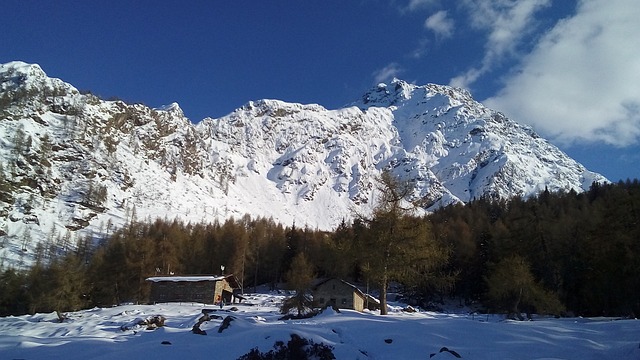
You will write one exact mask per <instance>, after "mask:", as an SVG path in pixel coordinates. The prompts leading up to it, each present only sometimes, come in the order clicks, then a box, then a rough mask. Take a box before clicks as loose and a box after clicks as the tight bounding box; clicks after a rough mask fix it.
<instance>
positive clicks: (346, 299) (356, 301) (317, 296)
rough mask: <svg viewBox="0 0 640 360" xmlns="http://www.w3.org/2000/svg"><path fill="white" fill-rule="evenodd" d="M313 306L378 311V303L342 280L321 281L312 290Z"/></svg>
mask: <svg viewBox="0 0 640 360" xmlns="http://www.w3.org/2000/svg"><path fill="white" fill-rule="evenodd" d="M312 294H313V302H314V306H317V307H327V306H333V307H335V308H338V309H353V310H356V311H363V310H364V309H369V310H378V309H379V308H380V303H379V302H378V300H377V299H375V298H374V297H372V296H371V295H369V294H365V293H364V292H362V290H360V289H358V288H357V287H356V286H355V285H352V284H350V283H348V282H346V281H344V280H340V279H326V280H321V281H320V282H319V283H317V284H316V285H315V286H314V287H313V288H312Z"/></svg>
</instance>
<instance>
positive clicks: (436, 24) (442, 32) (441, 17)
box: [424, 10, 454, 38]
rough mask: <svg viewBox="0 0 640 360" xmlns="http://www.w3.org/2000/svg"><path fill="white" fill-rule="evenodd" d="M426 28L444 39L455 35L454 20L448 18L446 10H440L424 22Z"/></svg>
mask: <svg viewBox="0 0 640 360" xmlns="http://www.w3.org/2000/svg"><path fill="white" fill-rule="evenodd" d="M424 27H425V28H427V29H429V30H431V31H433V32H434V33H436V35H437V36H440V37H442V38H449V37H451V35H453V27H454V23H453V19H451V18H449V17H448V13H447V11H446V10H440V11H438V12H437V13H435V14H433V15H431V16H429V17H428V18H427V20H426V21H425V22H424Z"/></svg>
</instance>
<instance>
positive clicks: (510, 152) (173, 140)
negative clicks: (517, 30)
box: [0, 62, 607, 263]
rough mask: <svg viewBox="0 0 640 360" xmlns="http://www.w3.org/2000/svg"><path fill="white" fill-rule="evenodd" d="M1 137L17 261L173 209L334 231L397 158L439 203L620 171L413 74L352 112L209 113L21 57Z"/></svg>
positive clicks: (421, 191) (7, 248)
mask: <svg viewBox="0 0 640 360" xmlns="http://www.w3.org/2000/svg"><path fill="white" fill-rule="evenodd" d="M0 134H1V135H2V136H1V139H2V140H0V161H1V162H0V165H2V168H0V171H1V174H0V175H2V181H0V244H1V245H2V246H3V247H2V248H0V249H1V250H0V251H2V252H4V254H3V255H0V259H6V260H7V262H8V263H16V262H20V261H23V262H26V263H28V262H29V261H30V259H31V260H32V259H33V254H34V251H35V248H36V246H37V244H39V243H42V242H44V241H54V242H55V241H58V240H59V239H61V240H59V241H62V242H64V241H66V242H69V243H71V244H73V243H74V240H77V239H79V238H81V237H90V238H94V239H98V238H100V237H101V236H105V234H108V233H109V232H110V231H112V229H113V228H115V227H119V226H122V225H124V224H126V223H127V222H129V221H134V220H139V219H154V218H158V217H159V218H169V219H173V218H175V219H179V220H182V221H192V222H199V221H205V222H211V221H216V220H217V221H224V220H225V219H227V218H229V217H241V216H244V215H245V214H249V215H251V216H255V217H258V216H260V217H267V218H269V217H271V218H273V219H275V220H276V221H279V222H281V223H284V224H292V223H295V224H297V225H302V226H311V227H314V228H319V229H325V230H329V229H332V228H334V227H335V226H336V225H337V224H338V223H339V222H340V221H342V220H343V219H348V218H350V217H351V216H353V214H354V213H359V214H365V215H366V214H368V213H370V211H371V210H372V208H373V207H374V206H375V203H376V191H377V189H376V178H377V177H378V176H379V175H380V173H381V171H383V170H390V171H392V172H393V173H394V174H395V175H396V176H398V177H399V178H401V179H402V180H406V181H409V182H410V183H411V184H412V185H413V192H412V193H411V194H410V196H409V198H408V199H407V200H408V201H413V200H421V202H422V203H423V204H425V207H424V209H423V211H429V210H433V209H435V208H438V207H440V206H446V205H449V204H452V203H458V202H462V203H464V202H468V201H470V200H472V199H474V198H479V197H481V196H488V197H491V198H508V197H511V196H523V197H526V196H532V195H535V194H537V193H539V192H541V191H543V190H544V189H549V190H550V191H569V190H574V191H583V190H585V189H587V188H588V187H589V186H590V185H591V183H593V182H594V181H595V182H606V181H607V180H606V179H605V178H604V177H603V176H601V175H599V174H596V173H593V172H590V171H588V170H586V169H585V168H584V167H583V166H582V165H580V164H579V163H577V162H576V161H575V160H573V159H571V158H569V157H568V156H567V155H566V154H564V153H563V152H562V151H560V150H559V149H558V148H557V147H555V146H553V145H552V144H550V143H549V142H548V141H546V140H544V139H542V138H541V137H539V136H538V135H537V134H536V133H535V132H534V131H533V130H532V129H531V128H530V127H528V126H523V125H520V124H517V123H516V122H514V121H512V120H510V119H508V118H506V117H505V116H504V115H503V114H501V113H499V112H496V111H494V110H491V109H489V108H487V107H485V106H484V105H482V104H480V103H478V102H476V101H475V100H473V98H472V96H471V94H470V93H469V92H467V91H466V90H463V89H457V88H452V87H449V86H445V85H436V84H428V85H423V86H418V85H413V84H409V83H407V82H404V81H402V80H398V79H394V80H393V81H392V82H391V83H390V84H389V85H386V84H379V85H377V86H375V87H373V88H372V89H370V90H369V91H367V92H366V93H365V94H364V95H363V97H362V98H361V99H359V100H356V101H355V102H353V103H351V104H349V105H347V106H345V107H342V108H339V109H326V108H324V107H323V106H321V105H317V104H306V105H305V104H296V103H287V102H284V101H280V100H268V99H264V100H257V101H249V102H247V103H246V104H245V105H243V106H241V107H240V108H238V109H236V110H235V111H233V112H232V113H230V114H228V115H226V116H223V117H220V118H216V119H213V118H205V119H203V120H202V121H200V122H198V123H196V124H194V123H193V122H191V121H190V120H189V119H188V118H186V117H185V116H184V113H183V112H182V110H181V109H180V107H179V105H178V104H177V103H173V104H169V105H167V106H165V107H161V108H157V109H151V108H149V107H147V106H145V105H141V104H126V103H124V102H122V101H105V100H102V99H99V98H97V97H96V96H93V95H91V94H81V93H80V92H79V91H78V90H77V89H76V88H74V87H73V86H72V85H70V84H67V83H65V82H64V81H62V80H60V79H55V78H50V77H48V76H47V75H46V73H45V72H44V71H43V70H42V69H41V68H40V66H38V65H35V64H26V63H22V62H12V63H7V64H2V65H0ZM65 238H67V239H66V240H65ZM52 239H53V240H52ZM67 246H72V245H68V244H67ZM23 250H24V251H23ZM0 261H1V260H0Z"/></svg>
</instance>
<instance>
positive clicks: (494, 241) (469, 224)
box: [430, 179, 640, 316]
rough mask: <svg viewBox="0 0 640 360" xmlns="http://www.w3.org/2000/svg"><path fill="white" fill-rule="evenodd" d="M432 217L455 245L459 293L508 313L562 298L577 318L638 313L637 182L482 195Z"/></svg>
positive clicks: (438, 230)
mask: <svg viewBox="0 0 640 360" xmlns="http://www.w3.org/2000/svg"><path fill="white" fill-rule="evenodd" d="M430 221H431V222H432V223H433V224H434V235H435V236H436V237H437V238H438V240H439V241H441V242H443V243H447V244H450V245H451V247H452V249H453V252H452V254H453V256H452V258H451V259H450V263H449V266H450V267H451V268H452V269H456V270H457V271H460V273H459V277H458V281H457V282H456V286H455V289H454V292H453V293H454V294H455V295H457V296H461V297H463V298H465V299H469V300H478V299H480V300H482V301H483V302H484V304H485V305H487V306H489V307H493V308H495V309H498V310H506V311H509V310H511V309H510V308H509V306H512V305H513V304H517V302H518V300H519V301H520V304H517V305H520V308H521V309H523V308H524V309H526V308H527V306H534V307H535V305H541V306H547V307H548V306H550V305H557V304H553V303H554V301H553V300H559V303H560V304H561V305H562V307H563V308H564V309H565V310H566V311H567V312H570V313H573V314H576V315H586V316H601V315H621V316H628V315H634V314H635V315H637V314H639V312H640V184H639V183H638V180H637V179H636V180H633V181H630V180H627V181H626V182H622V181H621V182H619V183H617V184H606V185H602V184H595V183H594V184H593V185H592V186H591V188H590V190H589V191H587V192H584V193H580V194H578V193H576V192H574V191H571V192H569V193H557V194H554V193H549V191H544V192H543V193H541V194H540V195H539V196H537V197H534V198H531V199H528V200H523V199H520V198H515V199H511V200H510V201H489V200H488V199H480V200H477V201H474V202H472V203H470V204H468V205H467V206H459V205H456V206H451V207H447V208H444V209H441V210H439V211H437V212H436V213H435V214H433V215H432V216H430ZM523 273H525V274H526V276H524V275H523ZM505 274H507V275H505ZM526 277H528V280H526V279H525V278H526ZM525 280H526V281H528V285H526V284H525V285H523V282H526V281H525ZM505 287H507V288H506V289H505ZM527 289H528V298H527ZM522 292H524V294H522ZM540 292H544V294H542V295H541V294H540ZM518 293H520V294H522V296H521V297H520V298H518V296H517V294H518ZM498 295H500V296H498ZM546 295H550V297H551V299H550V298H549V297H546V298H545V296H546ZM509 304H511V305H509Z"/></svg>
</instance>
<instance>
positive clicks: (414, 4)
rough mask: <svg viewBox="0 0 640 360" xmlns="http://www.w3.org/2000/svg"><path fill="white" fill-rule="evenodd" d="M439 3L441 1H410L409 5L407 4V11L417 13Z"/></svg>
mask: <svg viewBox="0 0 640 360" xmlns="http://www.w3.org/2000/svg"><path fill="white" fill-rule="evenodd" d="M438 2H439V0H409V4H407V6H406V8H404V9H403V10H405V11H416V10H419V9H422V8H425V7H429V6H432V5H435V4H437V3H438Z"/></svg>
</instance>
